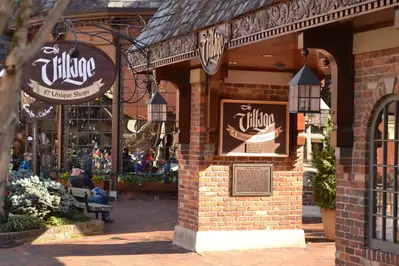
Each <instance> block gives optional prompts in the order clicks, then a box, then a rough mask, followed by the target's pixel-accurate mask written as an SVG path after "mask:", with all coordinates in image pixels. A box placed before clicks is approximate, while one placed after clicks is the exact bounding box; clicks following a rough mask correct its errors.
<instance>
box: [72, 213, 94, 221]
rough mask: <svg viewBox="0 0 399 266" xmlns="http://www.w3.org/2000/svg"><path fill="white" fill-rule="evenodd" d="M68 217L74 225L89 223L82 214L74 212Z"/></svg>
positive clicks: (87, 218)
mask: <svg viewBox="0 0 399 266" xmlns="http://www.w3.org/2000/svg"><path fill="white" fill-rule="evenodd" d="M70 215H71V216H70V219H71V221H72V222H75V223H84V222H88V221H89V217H87V216H86V215H85V214H84V213H83V212H79V211H75V212H72V213H71V214H70Z"/></svg>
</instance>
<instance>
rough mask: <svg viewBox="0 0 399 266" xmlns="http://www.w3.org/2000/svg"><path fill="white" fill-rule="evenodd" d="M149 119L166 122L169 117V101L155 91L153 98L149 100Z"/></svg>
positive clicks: (150, 120) (149, 120)
mask: <svg viewBox="0 0 399 266" xmlns="http://www.w3.org/2000/svg"><path fill="white" fill-rule="evenodd" d="M147 105H148V106H147V120H148V122H165V121H166V117H167V112H166V105H167V102H166V101H165V99H164V98H163V97H162V96H161V94H159V93H158V92H155V93H154V94H153V95H152V97H151V99H150V100H149V101H147Z"/></svg>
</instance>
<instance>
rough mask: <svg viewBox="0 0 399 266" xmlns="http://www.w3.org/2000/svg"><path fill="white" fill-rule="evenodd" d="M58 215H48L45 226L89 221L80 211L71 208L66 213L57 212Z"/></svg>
mask: <svg viewBox="0 0 399 266" xmlns="http://www.w3.org/2000/svg"><path fill="white" fill-rule="evenodd" d="M59 215H60V216H50V217H48V218H47V219H46V221H45V224H46V225H47V226H58V225H65V224H75V223H84V222H87V221H89V218H88V217H87V216H86V215H85V214H84V213H82V212H79V211H77V210H72V211H70V212H68V213H63V214H59Z"/></svg>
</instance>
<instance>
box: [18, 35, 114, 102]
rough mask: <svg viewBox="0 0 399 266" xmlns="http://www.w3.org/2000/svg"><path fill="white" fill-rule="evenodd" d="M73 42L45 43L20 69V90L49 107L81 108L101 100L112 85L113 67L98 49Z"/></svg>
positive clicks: (109, 59)
mask: <svg viewBox="0 0 399 266" xmlns="http://www.w3.org/2000/svg"><path fill="white" fill-rule="evenodd" d="M76 46H77V48H78V50H79V53H78V54H79V55H78V56H77V58H75V57H74V58H72V57H71V56H70V55H69V53H68V52H69V51H70V50H71V49H72V48H73V47H75V42H73V41H56V42H50V43H46V44H45V45H44V46H43V48H42V49H41V50H40V52H39V53H38V54H37V55H36V56H35V57H34V58H33V59H32V60H31V61H30V62H28V63H27V64H26V65H25V66H24V69H23V76H22V80H21V89H22V90H23V91H24V92H26V93H27V94H29V95H30V96H32V97H33V98H35V99H38V100H41V101H43V102H45V103H49V104H61V105H66V104H80V103H85V102H88V101H91V100H94V99H95V98H98V97H101V96H102V95H104V93H105V92H107V91H108V90H109V89H110V88H111V87H112V85H113V84H114V81H115V77H116V67H115V65H114V62H113V61H112V59H111V58H110V57H109V56H108V55H107V54H106V53H105V52H104V51H102V50H101V49H99V48H97V47H95V46H93V45H90V44H86V43H80V42H79V43H77V45H76Z"/></svg>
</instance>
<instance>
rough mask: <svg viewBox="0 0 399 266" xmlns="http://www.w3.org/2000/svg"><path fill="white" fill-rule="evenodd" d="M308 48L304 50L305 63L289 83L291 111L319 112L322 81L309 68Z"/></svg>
mask: <svg viewBox="0 0 399 266" xmlns="http://www.w3.org/2000/svg"><path fill="white" fill-rule="evenodd" d="M308 54H309V51H308V50H307V49H303V50H302V55H303V56H304V57H305V64H304V66H303V67H302V68H301V70H299V72H298V73H297V74H296V75H295V76H294V78H293V79H292V80H291V81H290V82H289V83H288V85H289V86H290V88H289V112H290V113H295V114H296V113H319V112H320V91H321V81H320V80H319V78H318V77H317V76H316V75H315V74H314V73H313V72H312V71H311V70H310V69H309V68H308V66H307V64H306V56H307V55H308Z"/></svg>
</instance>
